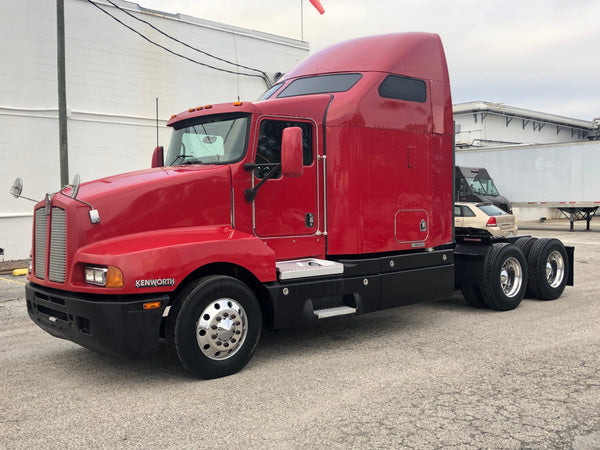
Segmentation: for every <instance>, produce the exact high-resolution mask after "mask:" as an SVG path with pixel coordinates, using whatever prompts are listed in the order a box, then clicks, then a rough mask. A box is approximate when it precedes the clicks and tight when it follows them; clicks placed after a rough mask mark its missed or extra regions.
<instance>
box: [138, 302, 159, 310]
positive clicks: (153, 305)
mask: <svg viewBox="0 0 600 450" xmlns="http://www.w3.org/2000/svg"><path fill="white" fill-rule="evenodd" d="M161 306H162V303H161V302H148V303H144V304H142V307H143V308H144V309H158V308H160V307H161Z"/></svg>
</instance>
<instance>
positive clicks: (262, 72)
mask: <svg viewBox="0 0 600 450" xmlns="http://www.w3.org/2000/svg"><path fill="white" fill-rule="evenodd" d="M106 1H107V2H108V3H110V4H111V5H113V6H114V7H115V8H117V9H118V10H119V11H121V12H123V13H125V14H127V15H128V16H129V17H132V18H133V19H135V20H137V21H139V22H142V23H145V24H146V25H148V26H149V27H150V28H152V29H154V30H156V31H157V32H159V33H160V34H162V35H163V36H166V37H167V38H169V39H171V40H173V41H175V42H177V43H179V44H181V45H184V46H185V47H188V48H190V49H192V50H194V51H197V52H199V53H202V54H203V55H206V56H209V57H211V58H214V59H216V60H218V61H222V62H224V63H227V64H231V65H232V66H236V67H241V68H243V69H248V70H252V71H254V72H258V73H260V74H262V75H263V76H264V77H267V78H268V75H267V74H266V73H265V72H264V71H262V70H260V69H255V68H253V67H248V66H244V65H242V64H238V63H237V62H233V61H229V60H227V59H225V58H220V57H219V56H215V55H212V54H210V53H208V52H207V51H205V50H200V49H199V48H196V47H194V46H192V45H189V44H187V43H186V42H183V41H181V40H179V39H177V38H175V37H173V36H171V35H170V34H168V33H165V32H164V31H162V30H160V29H159V28H157V27H156V26H154V25H152V24H151V23H150V22H148V21H146V20H144V19H140V18H139V17H137V16H135V15H134V14H132V13H130V12H129V11H127V10H126V9H123V8H121V7H120V6H119V5H117V4H116V3H114V2H113V1H112V0H106Z"/></svg>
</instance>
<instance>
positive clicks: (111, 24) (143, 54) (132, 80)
mask: <svg viewBox="0 0 600 450" xmlns="http://www.w3.org/2000/svg"><path fill="white" fill-rule="evenodd" d="M99 3H100V4H101V5H102V7H103V8H105V9H106V10H107V11H109V12H110V13H111V14H113V15H115V16H117V17H118V18H119V19H121V20H122V21H124V22H125V23H127V24H129V25H131V26H133V27H134V28H136V29H138V30H140V31H141V32H143V33H144V34H145V35H147V36H148V37H149V38H151V39H153V40H155V41H158V42H159V43H160V44H162V45H164V46H166V47H168V48H171V49H173V50H174V51H176V52H178V53H181V54H184V55H186V56H188V57H191V58H193V59H196V60H198V61H201V62H203V63H207V64H210V65H214V66H218V67H222V68H227V69H230V70H234V71H235V68H234V67H233V66H229V65H226V64H224V63H222V62H219V61H215V60H213V59H210V58H208V57H206V56H203V55H201V54H199V53H197V52H194V51H192V50H189V49H186V48H185V47H183V46H181V45H179V44H177V43H175V42H173V41H170V40H168V39H166V38H165V37H163V36H161V35H159V34H158V33H157V32H156V31H154V30H152V29H151V28H149V27H147V26H146V25H144V24H142V23H140V22H138V21H135V20H134V19H132V18H130V17H128V16H126V15H125V14H123V13H122V12H121V11H118V10H117V9H116V8H114V7H112V6H110V5H109V4H103V3H102V2H101V1H100V2H99ZM115 3H117V4H118V5H120V6H122V7H124V8H127V9H128V10H129V11H131V12H133V13H135V14H136V15H137V16H138V17H140V18H143V19H144V20H146V21H148V22H151V23H152V24H153V25H154V26H156V27H158V28H160V29H161V30H163V31H165V32H166V33H169V34H171V35H173V36H174V37H177V38H179V39H180V40H182V41H185V42H187V43H188V44H190V45H192V46H195V47H198V48H200V49H202V50H205V51H207V52H209V53H212V54H214V55H217V56H219V57H222V58H225V59H228V60H231V61H236V59H237V61H238V62H239V64H243V65H246V66H250V67H255V68H258V69H261V70H264V71H265V72H267V73H268V74H269V75H270V76H271V77H272V76H273V74H274V73H275V72H286V71H288V70H289V69H291V68H292V67H293V66H294V65H295V64H296V63H297V62H299V61H300V60H301V59H303V58H304V57H305V56H307V55H308V44H306V43H304V42H300V41H296V40H293V39H288V38H283V37H279V36H274V35H270V34H266V33H260V32H256V31H251V30H245V29H241V28H237V27H231V26H228V25H224V24H218V23H214V22H209V21H204V20H201V19H197V18H192V17H189V16H178V17H170V16H164V15H163V16H160V15H155V14H142V13H141V12H140V10H139V9H138V6H137V5H136V4H135V3H129V2H124V1H119V0H115ZM0 17H2V18H3V20H2V27H0V45H1V50H0V54H1V55H2V70H0V129H1V130H2V133H0V193H1V192H4V194H0V248H4V258H5V260H11V259H22V258H26V257H28V256H29V249H30V246H31V216H30V215H31V214H32V206H33V203H31V202H28V201H26V200H23V199H14V198H12V197H11V196H10V195H8V190H9V188H10V185H11V184H12V181H13V180H14V178H15V177H16V176H20V177H21V178H23V180H24V185H25V188H24V191H23V194H24V195H27V196H29V197H32V198H35V199H42V198H43V196H44V194H45V193H46V192H55V191H57V190H58V189H59V188H60V174H59V144H58V120H57V115H58V114H57V104H58V101H57V69H56V2H54V1H49V0H30V1H27V2H24V1H22V0H1V1H0ZM65 35H66V74H67V107H68V109H69V114H68V135H69V178H70V179H72V177H73V175H74V174H76V173H78V174H80V176H81V179H82V181H86V180H91V179H95V178H99V177H104V176H108V175H112V174H115V173H121V172H126V171H131V170H137V169H143V168H146V167H149V165H150V158H151V154H152V150H153V148H154V147H155V146H156V119H155V99H156V97H158V98H159V117H160V121H159V123H160V132H159V135H160V139H159V140H160V143H161V145H167V144H168V139H169V130H168V129H167V128H166V127H165V126H164V125H165V123H166V120H167V119H168V118H169V117H170V116H171V114H173V113H178V112H180V111H183V110H185V109H187V108H189V107H193V106H198V105H205V104H208V103H221V102H229V101H235V100H237V98H238V94H239V97H240V98H241V100H246V101H248V100H254V99H255V98H257V97H258V96H259V95H260V94H261V93H262V92H263V91H264V90H266V85H265V83H264V82H263V81H262V80H261V79H260V78H250V77H245V76H237V75H235V74H228V73H223V72H218V71H215V70H211V69H208V68H205V67H202V66H200V65H197V64H194V63H191V62H188V61H186V60H184V59H182V58H179V57H176V56H173V55H171V54H169V53H167V52H165V51H164V50H162V49H159V48H157V47H155V46H153V45H151V44H150V43H148V42H146V41H145V40H143V39H142V38H141V37H139V36H138V35H136V34H134V33H133V32H131V31H130V30H128V29H126V28H124V27H123V26H122V25H120V24H118V23H117V22H115V21H114V20H112V19H111V18H110V17H108V16H107V15H105V14H103V13H102V12H101V11H99V10H98V9H97V8H95V7H94V6H93V5H91V4H90V3H88V2H87V1H85V0H65ZM236 48H237V53H236ZM3 186H4V187H3ZM23 216H25V217H23Z"/></svg>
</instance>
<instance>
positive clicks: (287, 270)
mask: <svg viewBox="0 0 600 450" xmlns="http://www.w3.org/2000/svg"><path fill="white" fill-rule="evenodd" d="M276 266H277V273H278V274H279V279H280V280H293V279H298V278H309V277H324V276H327V275H339V274H342V273H344V265H343V264H341V263H338V262H335V261H327V260H325V259H316V258H306V259H295V260H293V261H279V262H277V263H276Z"/></svg>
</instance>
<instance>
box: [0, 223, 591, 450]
mask: <svg viewBox="0 0 600 450" xmlns="http://www.w3.org/2000/svg"><path fill="white" fill-rule="evenodd" d="M566 224H567V225H566V228H561V224H560V223H557V222H552V223H550V224H546V226H545V227H544V226H542V225H543V224H541V225H534V224H532V225H531V226H530V227H528V226H527V224H521V226H522V229H521V234H531V235H534V236H538V237H558V238H560V239H561V240H563V242H565V244H567V245H574V246H575V247H576V249H575V286H574V287H567V288H566V290H565V292H564V294H563V296H562V297H561V298H560V299H558V300H555V301H550V302H543V301H536V300H528V299H526V300H524V301H523V302H522V303H521V305H520V306H519V307H518V308H517V309H516V310H514V311H509V312H496V311H491V310H487V309H474V308H471V307H468V306H466V304H465V302H464V300H463V298H462V296H461V295H460V294H459V293H456V294H455V296H453V297H452V298H449V299H445V300H440V301H432V302H426V303H421V304H417V305H412V306H407V307H403V308H397V309H394V310H388V311H382V312H378V313H374V314H369V315H364V316H360V317H346V318H336V319H331V320H328V321H321V322H318V323H317V324H315V325H312V326H308V327H298V328H293V329H287V330H281V331H278V332H272V331H266V332H264V333H263V337H262V339H261V342H260V343H259V346H258V349H257V352H256V354H255V355H254V357H253V359H252V360H251V361H250V363H249V364H248V366H247V367H246V368H245V369H244V370H243V371H242V372H240V373H238V374H236V375H233V376H230V377H227V378H222V379H218V380H211V381H199V380H196V379H193V378H191V377H189V376H188V375H187V374H186V372H185V371H184V370H183V369H181V368H180V366H179V364H178V363H177V361H175V360H173V359H171V358H170V356H169V355H168V354H167V351H166V349H165V348H164V347H163V348H161V351H160V352H159V353H158V354H156V355H154V356H152V357H150V358H148V359H144V360H136V361H131V360H125V359H118V358H113V357H109V356H103V355H99V354H96V353H93V352H91V351H89V350H86V349H83V348H81V347H79V346H77V345H76V344H73V343H71V342H68V341H63V340H60V339H56V338H54V337H52V336H50V335H48V334H46V333H45V332H44V331H42V330H41V329H39V328H38V327H37V326H36V325H35V324H34V323H33V322H31V320H30V319H29V317H28V316H27V313H26V307H25V300H24V291H23V287H24V284H23V283H24V282H25V279H24V277H13V276H11V275H0V319H1V321H2V324H3V326H2V328H1V329H0V378H1V380H2V382H1V383H0V448H6V449H13V448H15V449H21V448H211V449H220V448H223V449H225V448H227V449H232V448H233V449H235V448H240V449H241V448H244V449H245V448H257V449H263V448H276V449H279V448H286V449H288V448H307V447H308V448H317V447H319V448H340V449H341V448H344V449H346V448H439V447H444V448H447V447H450V448H452V447H455V448H483V447H485V448H574V449H599V448H600V376H599V373H600V326H599V325H598V322H599V319H600V302H599V301H598V290H599V288H600V280H599V278H598V267H600V230H599V231H596V230H594V229H593V228H594V225H596V226H597V224H594V223H593V224H592V230H591V231H581V230H582V227H581V225H582V224H581V223H578V224H576V230H578V231H576V232H573V233H570V232H569V231H568V222H566ZM599 228H600V227H599Z"/></svg>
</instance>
